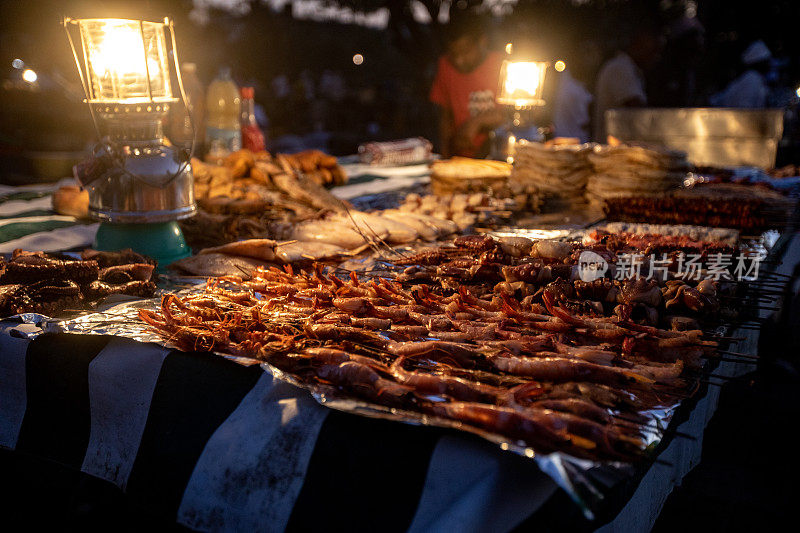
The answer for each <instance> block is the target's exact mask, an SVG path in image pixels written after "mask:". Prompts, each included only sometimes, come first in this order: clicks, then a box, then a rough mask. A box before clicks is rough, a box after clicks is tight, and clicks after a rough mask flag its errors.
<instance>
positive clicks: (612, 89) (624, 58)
mask: <svg viewBox="0 0 800 533" xmlns="http://www.w3.org/2000/svg"><path fill="white" fill-rule="evenodd" d="M660 30H661V29H660V27H659V26H658V24H656V22H655V21H652V20H644V21H642V22H639V23H638V24H637V26H636V28H635V29H634V30H633V32H632V34H631V36H630V40H629V42H628V45H627V46H626V47H625V48H624V49H623V50H620V51H619V52H617V54H616V55H615V56H614V57H612V58H611V59H609V60H608V61H606V62H605V64H604V65H603V67H602V68H601V69H600V74H599V75H598V76H597V87H596V88H597V98H596V105H595V112H594V140H595V141H597V142H606V123H605V114H606V111H608V110H609V109H617V108H622V107H644V106H646V105H647V93H646V91H645V83H644V80H645V78H644V75H645V72H647V71H648V70H650V69H651V68H653V67H654V66H655V65H656V64H657V63H658V61H659V59H660V58H661V51H662V49H663V47H664V42H663V38H662V35H661V31H660Z"/></svg>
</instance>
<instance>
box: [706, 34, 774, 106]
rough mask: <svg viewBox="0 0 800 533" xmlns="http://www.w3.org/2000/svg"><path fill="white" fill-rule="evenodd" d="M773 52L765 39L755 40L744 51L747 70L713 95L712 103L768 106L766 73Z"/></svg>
mask: <svg viewBox="0 0 800 533" xmlns="http://www.w3.org/2000/svg"><path fill="white" fill-rule="evenodd" d="M771 60H772V53H771V52H770V51H769V48H767V45H766V44H764V41H760V40H759V41H755V42H754V43H752V44H751V45H750V46H748V47H747V50H745V51H744V53H742V63H744V65H745V67H747V70H745V71H744V72H743V73H742V74H741V75H740V76H739V77H738V78H736V79H735V80H733V81H732V82H731V83H730V84H729V85H728V86H727V87H726V88H725V90H723V91H722V92H720V93H717V94H715V95H714V96H712V97H711V104H712V105H715V106H720V107H740V108H760V107H766V105H767V96H768V95H769V87H768V86H767V80H766V74H767V72H769V69H770V61H771Z"/></svg>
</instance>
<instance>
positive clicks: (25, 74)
mask: <svg viewBox="0 0 800 533" xmlns="http://www.w3.org/2000/svg"><path fill="white" fill-rule="evenodd" d="M22 79H23V80H25V81H27V82H28V83H36V80H38V79H39V76H38V75H37V74H36V72H34V71H33V70H31V69H29V68H26V69H25V70H23V71H22Z"/></svg>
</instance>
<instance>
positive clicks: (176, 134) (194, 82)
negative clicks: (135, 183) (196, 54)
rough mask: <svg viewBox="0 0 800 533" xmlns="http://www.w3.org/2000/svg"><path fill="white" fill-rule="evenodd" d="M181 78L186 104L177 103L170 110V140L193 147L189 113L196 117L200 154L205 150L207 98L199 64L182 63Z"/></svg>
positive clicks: (195, 140) (183, 145) (195, 137)
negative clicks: (187, 109) (199, 72)
mask: <svg viewBox="0 0 800 533" xmlns="http://www.w3.org/2000/svg"><path fill="white" fill-rule="evenodd" d="M181 78H182V79H183V89H184V91H186V106H184V105H183V104H182V103H175V104H174V105H172V106H171V107H170V110H169V134H168V136H169V140H170V141H171V142H172V144H173V145H175V146H179V147H181V148H185V149H187V150H191V148H192V121H191V120H190V119H189V113H187V112H186V108H187V107H188V108H189V112H190V113H191V114H192V119H194V143H195V145H194V153H195V154H200V153H202V151H203V140H204V139H205V133H206V129H205V128H206V126H205V119H206V117H205V114H206V113H205V110H206V99H205V91H204V90H203V84H202V83H201V82H200V79H199V78H198V77H197V66H196V65H195V64H194V63H184V64H182V65H181Z"/></svg>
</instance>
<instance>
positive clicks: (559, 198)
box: [510, 141, 592, 207]
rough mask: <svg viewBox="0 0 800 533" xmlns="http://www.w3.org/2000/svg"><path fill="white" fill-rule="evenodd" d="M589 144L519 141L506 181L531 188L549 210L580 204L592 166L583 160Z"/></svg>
mask: <svg viewBox="0 0 800 533" xmlns="http://www.w3.org/2000/svg"><path fill="white" fill-rule="evenodd" d="M591 150H592V148H591V145H585V144H584V145H578V144H566V145H561V144H555V145H547V144H542V143H537V142H528V141H520V142H518V143H517V144H516V146H515V153H514V169H513V170H512V171H511V179H510V181H511V182H512V183H514V184H518V185H519V186H521V187H525V188H526V189H533V190H535V191H536V192H538V194H539V195H541V196H543V197H544V201H545V202H546V203H547V204H548V205H549V206H550V207H554V206H555V207H568V206H571V205H574V204H580V203H583V201H584V190H585V188H586V182H587V180H588V178H589V175H590V174H591V173H592V165H591V163H590V162H589V160H588V159H587V155H588V154H589V153H590V152H591Z"/></svg>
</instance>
